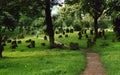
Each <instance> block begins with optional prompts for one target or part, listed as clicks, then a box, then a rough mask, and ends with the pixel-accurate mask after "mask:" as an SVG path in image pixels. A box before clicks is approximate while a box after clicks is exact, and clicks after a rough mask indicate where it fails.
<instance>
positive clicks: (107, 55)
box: [91, 32, 120, 75]
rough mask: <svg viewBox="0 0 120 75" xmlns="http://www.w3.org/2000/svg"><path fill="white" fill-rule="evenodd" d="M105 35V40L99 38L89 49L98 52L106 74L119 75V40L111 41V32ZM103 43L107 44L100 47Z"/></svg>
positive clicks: (112, 36) (112, 35)
mask: <svg viewBox="0 0 120 75" xmlns="http://www.w3.org/2000/svg"><path fill="white" fill-rule="evenodd" d="M107 36H108V38H107V40H102V39H99V40H98V41H97V43H96V45H94V47H92V48H91V49H92V50H94V51H96V52H98V53H99V54H100V56H101V60H102V63H103V65H104V67H105V69H106V72H107V75H120V42H115V43H112V42H111V41H112V40H111V39H112V38H114V37H115V36H114V34H113V33H111V32H109V33H107ZM103 43H107V44H109V45H108V46H106V47H100V45H101V44H103Z"/></svg>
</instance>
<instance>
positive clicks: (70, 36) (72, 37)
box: [55, 32, 87, 47]
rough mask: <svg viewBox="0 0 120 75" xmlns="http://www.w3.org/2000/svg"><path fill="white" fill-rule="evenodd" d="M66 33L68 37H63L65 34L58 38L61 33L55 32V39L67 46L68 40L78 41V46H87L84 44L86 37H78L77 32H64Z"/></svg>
mask: <svg viewBox="0 0 120 75" xmlns="http://www.w3.org/2000/svg"><path fill="white" fill-rule="evenodd" d="M66 34H68V37H65V35H62V36H63V38H58V36H59V35H61V34H56V35H55V39H56V40H57V41H59V42H61V43H63V44H65V45H67V46H68V45H69V43H70V42H75V43H78V44H79V46H80V47H87V45H86V41H87V39H86V38H85V36H84V35H83V37H82V39H78V32H74V33H66Z"/></svg>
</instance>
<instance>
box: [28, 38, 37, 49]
mask: <svg viewBox="0 0 120 75" xmlns="http://www.w3.org/2000/svg"><path fill="white" fill-rule="evenodd" d="M27 47H28V48H35V41H33V40H32V41H31V42H30V44H29V45H27Z"/></svg>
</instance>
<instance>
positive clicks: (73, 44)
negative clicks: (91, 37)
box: [69, 42, 79, 50]
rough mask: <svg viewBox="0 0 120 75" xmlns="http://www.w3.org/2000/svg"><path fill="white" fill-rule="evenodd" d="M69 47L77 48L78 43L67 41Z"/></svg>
mask: <svg viewBox="0 0 120 75" xmlns="http://www.w3.org/2000/svg"><path fill="white" fill-rule="evenodd" d="M69 48H70V49H71V50H79V44H78V43H73V42H70V43H69Z"/></svg>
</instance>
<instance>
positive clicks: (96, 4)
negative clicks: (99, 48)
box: [82, 0, 106, 38]
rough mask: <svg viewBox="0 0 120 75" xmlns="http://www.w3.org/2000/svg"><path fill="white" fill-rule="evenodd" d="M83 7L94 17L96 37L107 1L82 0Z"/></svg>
mask: <svg viewBox="0 0 120 75" xmlns="http://www.w3.org/2000/svg"><path fill="white" fill-rule="evenodd" d="M82 8H83V10H84V11H85V12H88V13H89V14H90V15H91V16H92V17H93V19H94V31H95V38H97V37H98V19H99V17H100V16H101V15H102V14H103V12H104V10H105V8H106V3H105V0H82Z"/></svg>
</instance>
